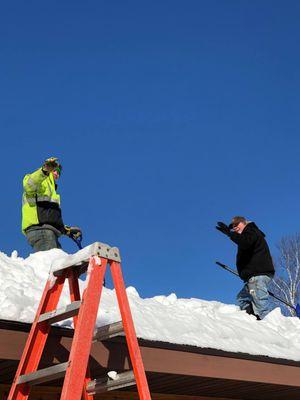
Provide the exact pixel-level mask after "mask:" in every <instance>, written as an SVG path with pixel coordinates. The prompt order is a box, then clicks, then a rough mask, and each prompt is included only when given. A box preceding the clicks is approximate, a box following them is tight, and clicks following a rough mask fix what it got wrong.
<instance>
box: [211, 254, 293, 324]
mask: <svg viewBox="0 0 300 400" xmlns="http://www.w3.org/2000/svg"><path fill="white" fill-rule="evenodd" d="M216 264H217V265H219V267H221V268H223V269H226V271H229V272H231V273H232V274H233V275H236V276H239V274H238V273H237V272H236V271H235V270H234V269H232V268H230V267H228V266H227V265H225V264H222V263H220V262H219V261H216ZM268 293H269V295H270V296H271V297H274V299H276V300H278V301H280V302H281V303H283V304H285V305H286V306H288V307H290V308H292V309H293V310H294V311H295V313H296V315H297V317H298V318H300V304H298V303H297V305H296V307H295V306H293V305H292V304H291V303H288V302H287V301H285V300H283V299H282V298H281V297H278V296H276V295H275V294H274V293H273V292H270V291H269V290H268Z"/></svg>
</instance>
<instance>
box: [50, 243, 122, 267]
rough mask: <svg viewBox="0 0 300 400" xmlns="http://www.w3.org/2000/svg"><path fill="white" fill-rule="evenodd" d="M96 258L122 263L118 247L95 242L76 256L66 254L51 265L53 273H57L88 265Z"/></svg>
mask: <svg viewBox="0 0 300 400" xmlns="http://www.w3.org/2000/svg"><path fill="white" fill-rule="evenodd" d="M94 256H99V257H102V258H107V259H108V260H111V261H117V262H121V257H120V251H119V249H118V248H117V247H111V246H109V245H108V244H106V243H101V242H95V243H93V244H90V245H89V246H86V247H84V248H83V249H81V250H79V251H77V253H75V254H65V255H63V256H62V257H60V258H57V259H55V260H54V261H53V262H52V265H51V272H52V273H56V272H58V271H61V270H63V269H66V268H70V267H73V266H77V265H78V266H79V265H82V264H84V263H88V262H89V259H90V258H91V257H94Z"/></svg>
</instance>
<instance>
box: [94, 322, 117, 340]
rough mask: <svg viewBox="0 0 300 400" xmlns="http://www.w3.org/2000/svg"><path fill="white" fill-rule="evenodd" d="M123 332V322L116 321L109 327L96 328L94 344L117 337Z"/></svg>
mask: <svg viewBox="0 0 300 400" xmlns="http://www.w3.org/2000/svg"><path fill="white" fill-rule="evenodd" d="M122 332H124V328H123V322H122V321H118V322H114V323H112V324H109V325H104V326H101V327H100V328H97V330H96V331H95V333H94V337H93V340H94V342H100V341H101V340H105V339H110V338H112V337H115V336H119V335H120V333H122Z"/></svg>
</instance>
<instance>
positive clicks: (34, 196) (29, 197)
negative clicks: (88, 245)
mask: <svg viewBox="0 0 300 400" xmlns="http://www.w3.org/2000/svg"><path fill="white" fill-rule="evenodd" d="M61 171H62V166H61V164H60V163H59V161H58V159H57V158H56V157H50V158H48V159H47V160H46V161H45V162H44V164H43V166H42V167H41V168H39V169H38V170H36V171H34V172H33V173H31V174H27V175H25V177H24V179H23V188H24V192H23V205H22V231H23V233H24V234H25V235H26V237H27V240H28V242H29V244H30V245H31V246H32V247H33V248H34V250H35V251H43V250H50V249H53V248H59V249H60V248H61V245H60V243H59V241H58V238H59V237H60V236H61V235H68V236H71V237H73V238H76V237H78V236H79V235H81V231H80V229H79V228H78V227H68V226H65V225H64V223H63V219H62V213H61V209H60V195H59V194H58V193H57V192H56V189H57V183H56V182H57V180H58V179H59V177H60V175H61Z"/></svg>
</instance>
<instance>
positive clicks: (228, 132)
mask: <svg viewBox="0 0 300 400" xmlns="http://www.w3.org/2000/svg"><path fill="white" fill-rule="evenodd" d="M299 20H300V3H299V1H293V0H290V1H288V2H287V1H277V0H272V1H271V0H264V1H261V0H251V1H247V0H245V1H238V0H236V1H233V0H228V1H222V0H218V1H216V0H209V1H208V0H207V1H201V0H191V1H176V0H175V1H174V0H172V1H171V0H170V1H165V0H162V1H156V2H146V1H110V2H108V1H96V0H95V1H84V2H83V1H77V0H73V1H64V0H60V1H51V2H41V1H27V2H25V3H24V2H21V1H17V2H10V3H9V2H6V4H4V3H3V4H2V9H1V15H0V41H1V63H0V87H1V91H0V100H1V108H0V110H1V111H0V129H1V158H2V160H1V161H2V168H1V173H2V191H1V192H2V195H1V210H2V218H1V225H0V230H1V232H0V249H1V251H3V252H4V253H6V254H9V255H10V253H11V251H12V250H14V249H17V250H18V252H19V254H20V256H22V257H26V256H27V255H28V254H29V252H30V247H29V246H28V245H27V243H26V239H25V237H24V236H23V235H22V233H21V231H20V223H21V196H22V178H23V175H24V174H25V173H27V172H31V171H33V170H35V169H36V168H38V167H39V166H40V165H41V164H42V162H43V160H44V159H45V158H46V157H49V156H57V157H59V158H60V159H61V161H62V163H63V166H64V171H63V175H62V177H61V180H60V183H59V187H60V188H59V192H60V193H61V196H62V209H63V215H64V220H65V223H66V224H69V225H79V226H81V227H82V229H83V232H84V244H85V245H87V244H90V243H92V242H95V241H102V242H106V243H109V244H111V245H116V246H118V247H120V250H121V254H122V256H123V269H124V275H125V279H126V284H127V285H133V286H135V287H136V288H137V290H138V291H139V293H140V295H141V296H143V297H148V296H154V295H156V294H169V293H172V292H175V293H176V294H177V295H178V296H179V297H198V298H203V299H208V300H211V299H214V300H220V301H224V302H234V299H235V294H236V292H237V291H238V289H239V288H240V286H241V282H240V281H239V280H238V279H236V278H235V277H233V276H231V275H230V274H228V273H226V272H224V271H222V270H219V269H218V267H216V266H215V265H214V262H215V260H220V261H224V262H227V263H229V264H232V263H233V262H234V258H235V251H236V247H235V245H234V244H233V243H231V242H230V241H229V240H228V239H227V238H226V237H224V236H223V235H221V234H220V233H218V232H217V231H216V230H215V228H214V226H215V222H216V221H219V220H221V221H222V220H223V221H225V222H227V221H229V220H230V218H231V217H232V216H233V215H236V214H242V215H245V216H246V217H248V218H249V219H251V220H253V221H255V222H256V223H257V224H258V225H259V226H260V227H261V229H262V230H264V231H265V232H266V233H267V237H268V240H269V244H270V247H271V250H272V252H273V253H274V254H275V253H276V243H277V242H278V241H279V239H280V238H281V237H282V236H283V235H287V234H291V233H295V232H299V231H300V218H299V202H300V189H299V183H300V177H299V155H300V154H299V153H300V137H299V128H300V113H299V104H300V78H299V71H300V54H299V46H300V25H299ZM62 243H63V246H64V248H65V250H66V251H68V252H73V251H75V250H76V248H75V245H74V243H72V242H70V241H69V240H68V239H67V238H65V239H63V241H62Z"/></svg>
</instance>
